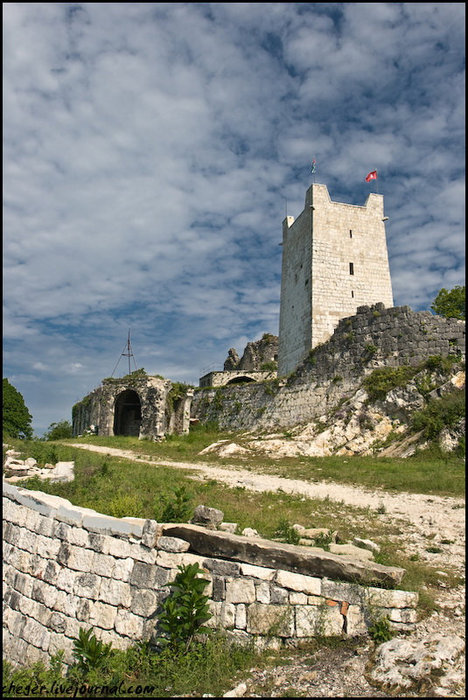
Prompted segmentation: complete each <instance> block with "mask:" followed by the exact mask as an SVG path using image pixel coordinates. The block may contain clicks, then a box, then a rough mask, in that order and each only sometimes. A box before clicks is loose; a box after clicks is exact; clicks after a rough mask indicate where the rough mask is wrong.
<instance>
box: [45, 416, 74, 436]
mask: <svg viewBox="0 0 468 700" xmlns="http://www.w3.org/2000/svg"><path fill="white" fill-rule="evenodd" d="M71 437H73V428H72V424H71V423H70V421H68V420H61V421H59V422H58V423H51V424H50V425H49V428H48V430H47V432H46V433H44V440H63V439H65V438H71Z"/></svg>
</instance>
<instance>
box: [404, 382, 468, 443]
mask: <svg viewBox="0 0 468 700" xmlns="http://www.w3.org/2000/svg"><path fill="white" fill-rule="evenodd" d="M464 415H465V396H464V392H463V391H462V390H460V389H456V390H455V391H453V392H451V393H450V394H445V396H442V397H441V398H440V399H432V400H431V401H429V402H428V404H427V406H425V407H424V408H423V409H421V410H420V411H415V412H414V413H413V415H412V417H411V427H412V429H413V430H414V431H415V432H417V431H419V430H423V431H424V433H423V434H424V437H426V438H428V439H429V440H434V439H436V438H437V437H438V436H439V435H440V433H441V431H442V430H443V429H444V428H452V427H453V426H454V425H455V424H456V423H457V422H458V421H459V420H460V419H461V418H463V416H464Z"/></svg>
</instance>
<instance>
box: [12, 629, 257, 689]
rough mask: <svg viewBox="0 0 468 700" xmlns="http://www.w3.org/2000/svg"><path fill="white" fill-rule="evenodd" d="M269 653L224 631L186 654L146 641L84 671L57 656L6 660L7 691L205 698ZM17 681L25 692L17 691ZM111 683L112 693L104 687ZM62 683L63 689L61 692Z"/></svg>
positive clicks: (195, 645) (206, 639)
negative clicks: (24, 663) (19, 663)
mask: <svg viewBox="0 0 468 700" xmlns="http://www.w3.org/2000/svg"><path fill="white" fill-rule="evenodd" d="M265 656H266V655H265V654H263V655H260V654H258V653H256V652H255V651H254V650H253V647H252V646H249V645H243V646H240V645H235V644H232V643H229V642H228V640H227V639H226V638H225V637H224V636H223V635H221V634H213V635H210V636H208V637H207V638H205V639H203V640H202V641H199V642H197V643H194V644H193V646H192V647H191V648H190V650H189V651H188V652H187V653H185V654H177V653H174V651H173V650H171V652H170V653H169V652H168V651H163V652H157V651H155V650H153V649H151V648H150V647H149V646H148V645H147V644H143V643H140V644H135V645H133V646H132V647H130V648H129V649H127V650H125V651H121V650H117V649H113V650H112V651H111V654H110V656H109V657H108V659H106V661H105V662H104V663H103V664H101V665H100V666H99V667H97V668H93V669H91V670H89V671H84V670H83V669H80V668H79V666H78V665H74V666H71V667H70V668H69V669H68V672H67V673H66V674H65V675H62V674H63V672H64V669H63V668H62V667H61V666H62V664H61V663H60V658H57V657H55V658H53V659H52V661H51V663H50V665H49V667H46V666H45V665H44V664H43V663H42V662H38V663H36V664H33V665H31V666H29V667H27V668H21V669H14V668H13V666H12V665H11V664H9V663H8V662H4V663H3V695H4V697H30V692H31V693H33V695H34V697H36V696H41V695H42V696H46V697H54V696H55V697H75V696H76V691H78V696H79V697H97V696H101V697H134V696H135V697H153V698H155V697H159V698H163V697H183V696H184V695H190V696H198V697H201V696H202V695H203V693H212V694H214V696H215V697H220V696H221V695H222V694H223V693H224V692H226V691H227V690H230V689H231V688H232V687H233V685H234V683H235V681H233V679H234V678H236V677H237V674H238V673H239V672H241V671H243V670H245V669H247V668H249V667H250V666H251V664H252V663H253V662H255V663H257V664H260V665H265V663H266V662H265V660H264V658H265ZM18 686H22V689H23V692H18V690H19V688H18ZM106 686H107V692H103V688H105V687H106ZM60 687H61V688H62V692H61V693H59V692H57V691H58V689H59V688H60ZM33 688H35V690H33ZM41 688H42V692H41V690H40V689H41ZM93 688H94V692H93ZM96 688H98V689H99V690H97V689H96ZM28 689H29V690H28ZM67 689H68V690H67ZM74 692H75V695H74V694H73V693H74Z"/></svg>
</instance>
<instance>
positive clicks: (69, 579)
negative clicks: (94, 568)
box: [55, 569, 77, 593]
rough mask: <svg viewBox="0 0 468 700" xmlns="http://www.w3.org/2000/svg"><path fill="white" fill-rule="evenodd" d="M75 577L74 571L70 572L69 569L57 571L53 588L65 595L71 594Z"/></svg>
mask: <svg viewBox="0 0 468 700" xmlns="http://www.w3.org/2000/svg"><path fill="white" fill-rule="evenodd" d="M76 575H77V574H76V571H70V570H69V569H61V570H59V571H58V573H57V576H56V579H55V586H56V587H57V588H59V589H60V590H62V591H66V592H67V593H73V589H74V587H75V578H76Z"/></svg>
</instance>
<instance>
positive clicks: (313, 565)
mask: <svg viewBox="0 0 468 700" xmlns="http://www.w3.org/2000/svg"><path fill="white" fill-rule="evenodd" d="M164 534H166V535H169V536H172V537H180V538H181V539H183V540H186V541H187V542H190V549H191V551H193V552H197V553H198V554H203V555H209V556H212V557H221V558H226V559H232V560H234V561H242V562H246V563H249V564H255V565H257V566H266V567H269V568H275V569H284V570H285V571H293V572H295V573H299V574H305V575H307V576H318V577H319V578H323V577H328V578H330V579H334V580H341V581H354V582H356V583H367V584H375V583H378V584H382V583H384V584H386V585H390V586H395V585H397V584H399V583H400V582H401V580H402V578H403V575H404V573H405V570H404V569H400V568H398V567H390V566H383V565H382V564H376V563H375V562H370V561H363V560H362V559H357V558H353V559H351V558H349V557H346V556H339V555H337V554H332V553H331V552H325V551H323V550H320V551H317V550H316V549H314V550H313V551H312V549H311V548H309V547H300V546H297V545H292V544H279V543H278V542H272V541H270V540H264V539H261V538H257V537H255V538H248V537H242V536H240V535H231V534H229V533H227V532H219V531H214V530H207V529H205V528H203V527H199V526H197V525H193V524H190V525H187V524H167V525H165V527H164ZM356 549H358V548H356ZM359 551H360V552H365V551H366V550H359Z"/></svg>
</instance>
